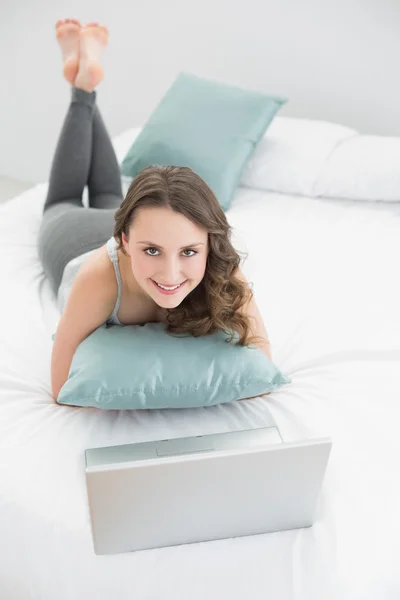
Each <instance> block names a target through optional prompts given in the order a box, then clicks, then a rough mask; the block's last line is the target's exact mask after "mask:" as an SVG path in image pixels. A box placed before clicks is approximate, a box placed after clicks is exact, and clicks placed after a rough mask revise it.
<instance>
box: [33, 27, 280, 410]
mask: <svg viewBox="0 0 400 600" xmlns="http://www.w3.org/2000/svg"><path fill="white" fill-rule="evenodd" d="M56 33H57V38H58V41H59V43H60V46H61V50H62V53H63V59H64V76H65V78H66V79H67V81H68V82H69V83H70V84H71V85H72V97H71V104H70V106H69V109H68V112H67V115H66V118H65V121H64V125H63V128H62V131H61V134H60V138H59V141H58V144H57V148H56V152H55V156H54V159H53V164H52V169H51V174H50V183H49V189H48V196H47V199H46V202H45V206H44V212H43V219H42V223H41V227H40V232H39V239H38V249H39V255H40V258H41V260H42V263H43V267H44V270H45V272H46V275H47V277H48V279H49V281H50V283H51V286H52V288H53V291H54V293H55V294H56V295H59V294H60V290H61V289H62V290H64V292H65V288H66V287H67V288H70V290H69V289H68V299H67V301H66V305H65V308H64V309H63V310H62V315H61V319H60V321H59V324H58V328H57V331H56V335H55V338H54V346H53V353H52V361H51V382H52V392H53V396H54V399H55V400H56V399H57V397H58V393H59V391H60V389H61V387H62V386H63V384H64V383H65V381H66V380H67V378H68V373H69V369H70V365H71V362H72V358H73V355H74V353H75V350H76V348H77V347H78V345H79V344H80V343H81V342H82V341H83V340H84V339H85V338H86V337H87V336H88V335H90V334H91V333H92V332H93V331H94V330H95V329H97V328H98V327H100V326H101V325H102V324H104V323H108V324H115V325H132V324H145V323H149V322H162V323H165V325H166V326H167V332H169V333H188V334H191V335H194V336H202V335H208V334H211V333H213V332H216V331H218V330H222V331H226V332H228V333H229V334H232V332H237V333H238V340H237V343H239V344H240V345H250V343H255V345H257V346H258V347H259V348H260V350H262V351H263V352H264V353H265V354H266V355H267V357H268V358H270V359H271V353H270V344H269V342H268V336H267V333H266V331H265V327H264V325H263V322H262V318H261V316H260V313H259V311H258V309H257V307H256V305H255V302H254V300H253V298H252V292H251V290H250V288H249V286H248V284H247V282H246V280H245V278H244V277H243V275H242V273H241V271H240V269H239V263H240V258H239V255H238V253H237V252H236V251H235V249H234V248H233V246H232V244H231V242H230V234H231V229H230V227H229V225H228V222H227V220H226V217H225V214H224V212H223V211H222V209H221V207H220V205H219V203H218V201H217V199H216V198H215V196H214V194H213V192H212V191H211V189H210V188H209V187H208V186H207V184H206V183H205V182H204V181H203V180H202V179H201V178H200V177H199V176H198V175H196V174H195V173H194V172H193V171H192V170H191V169H188V168H186V167H174V166H170V167H148V168H146V169H143V171H141V172H140V173H139V174H138V175H137V176H136V177H135V179H134V181H133V182H132V184H131V186H130V188H129V190H128V192H127V195H126V197H125V199H123V197H122V190H121V178H120V171H119V167H118V163H117V159H116V156H115V153H114V149H113V146H112V143H111V140H110V138H109V136H108V133H107V131H106V128H105V126H104V123H103V121H102V119H101V116H100V113H99V110H98V108H97V106H96V103H95V101H96V92H95V91H94V90H95V87H96V86H97V85H98V84H99V83H100V81H101V80H102V78H103V70H102V68H101V66H100V57H101V54H102V52H103V50H104V48H105V46H106V44H107V39H108V32H107V29H106V28H105V27H103V26H100V25H99V24H97V23H89V24H88V25H86V26H85V27H81V25H80V23H79V22H78V21H75V20H64V21H58V22H57V24H56ZM86 185H87V186H88V191H89V208H85V207H84V206H83V204H82V195H83V190H84V188H85V186H86ZM110 236H111V237H110ZM77 267H78V271H77ZM76 271H77V273H76ZM71 275H73V276H71ZM71 279H72V280H73V281H72V288H71V287H70V285H69V284H70V280H71ZM233 339H234V338H233V336H232V335H231V337H230V338H229V341H231V342H232V341H233Z"/></svg>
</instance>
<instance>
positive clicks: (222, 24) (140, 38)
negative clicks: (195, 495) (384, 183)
mask: <svg viewBox="0 0 400 600" xmlns="http://www.w3.org/2000/svg"><path fill="white" fill-rule="evenodd" d="M7 4H8V6H7V9H5V7H4V4H3V10H2V11H1V13H2V14H0V69H1V73H0V102H1V111H0V136H1V137H0V140H1V141H0V144H1V145H0V175H8V176H11V177H17V178H20V179H23V180H26V181H42V180H46V179H47V178H48V173H49V168H50V163H51V158H52V153H53V150H54V147H55V144H56V140H57V137H58V133H59V129H60V127H61V123H62V119H63V116H64V113H65V111H66V108H67V105H68V101H69V87H68V84H67V83H66V82H65V81H64V80H63V79H62V76H61V54H60V51H59V48H58V46H57V44H56V41H55V34H54V24H55V21H56V20H57V19H58V18H66V17H71V18H78V19H80V20H81V21H83V22H87V21H91V20H99V21H101V22H104V23H105V24H107V25H108V26H109V29H110V41H109V47H108V49H107V51H106V55H105V59H104V66H105V73H106V77H105V80H104V82H103V83H102V84H101V85H100V86H99V88H98V102H99V105H100V107H101V110H102V113H103V117H104V119H105V121H106V123H107V125H108V128H109V131H110V133H111V135H115V134H118V133H120V132H121V131H123V130H124V129H126V128H128V127H133V126H138V125H141V124H143V123H144V121H145V120H146V118H147V117H148V116H149V114H150V113H151V111H152V110H153V109H154V108H155V106H156V105H157V103H158V101H159V99H160V98H161V96H162V95H163V93H164V92H165V91H166V90H167V88H168V87H169V85H170V84H171V83H172V81H173V79H174V78H175V76H176V75H177V73H178V72H179V71H181V70H186V71H189V72H192V73H194V74H197V75H199V76H203V77H209V78H210V79H216V80H220V81H225V82H227V83H231V84H236V85H241V86H243V87H247V88H249V89H254V90H260V91H264V92H267V93H273V94H281V95H284V96H286V97H288V98H289V100H290V101H289V102H288V104H287V105H286V106H285V107H284V108H283V110H282V111H281V112H280V114H281V115H287V116H297V117H307V118H316V119H324V120H329V121H335V122H337V123H342V124H344V125H349V126H352V127H354V128H356V129H359V130H360V131H362V132H366V133H380V134H384V135H400V118H399V116H400V114H399V97H400V80H399V77H398V60H399V56H400V36H399V35H398V24H399V22H400V2H399V0H331V1H330V2H329V1H325V2H323V1H321V0H303V1H302V2H300V1H299V0H201V2H193V0H169V1H168V2H166V1H165V0H153V1H149V2H145V1H143V0H142V1H140V0H136V1H135V0H113V1H112V2H106V3H104V4H101V3H100V2H99V0H34V1H32V2H30V1H28V0H13V1H12V2H9V3H7Z"/></svg>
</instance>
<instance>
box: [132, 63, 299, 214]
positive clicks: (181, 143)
mask: <svg viewBox="0 0 400 600" xmlns="http://www.w3.org/2000/svg"><path fill="white" fill-rule="evenodd" d="M286 102H287V99H286V98H282V97H279V96H270V95H267V94H262V93H260V92H253V91H251V90H244V89H241V88H239V87H237V86H232V85H227V84H225V83H218V82H215V81H210V80H207V79H203V78H201V77H196V76H194V75H190V74H188V73H180V75H179V76H178V77H177V78H176V80H175V81H174V82H173V84H172V85H171V87H170V88H169V90H168V91H167V93H166V94H165V96H164V97H163V98H162V99H161V101H160V103H159V105H158V106H157V107H156V109H155V110H154V112H153V113H152V114H151V116H150V118H149V120H148V121H147V123H146V124H145V126H144V127H143V129H142V131H141V132H140V134H139V135H138V137H137V138H136V139H135V141H134V143H133V144H132V146H131V148H130V150H129V152H128V153H127V155H126V156H125V158H124V160H123V162H122V166H121V171H122V174H123V175H124V176H125V177H128V178H130V179H131V180H132V179H133V178H134V177H136V175H137V174H138V173H139V172H140V171H141V170H142V169H144V168H145V167H149V166H151V165H164V166H165V165H175V166H182V167H190V168H191V169H192V170H193V171H194V172H195V173H196V174H197V175H199V176H200V177H201V178H202V179H203V180H204V181H205V182H206V183H207V184H208V186H209V187H210V188H211V189H212V191H213V192H214V194H215V196H216V197H217V200H218V201H219V203H220V205H221V207H222V209H223V210H227V209H228V208H229V206H230V204H231V201H232V197H233V194H234V192H235V190H236V188H237V186H238V184H239V181H240V176H241V174H242V172H243V169H244V167H245V166H246V164H247V162H248V160H249V158H250V156H251V155H252V154H253V152H254V150H255V148H256V146H257V144H258V142H259V141H260V139H261V138H262V136H263V135H264V133H265V131H266V129H267V127H268V126H269V124H270V123H271V121H272V119H273V118H274V116H275V114H276V113H277V112H278V110H279V109H280V108H281V106H282V105H283V104H285V103H286Z"/></svg>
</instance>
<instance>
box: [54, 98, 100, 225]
mask: <svg viewBox="0 0 400 600" xmlns="http://www.w3.org/2000/svg"><path fill="white" fill-rule="evenodd" d="M95 100H96V92H91V93H89V92H86V91H85V90H81V89H78V88H75V87H73V88H72V90H71V104H70V106H69V109H68V112H67V115H66V117H65V120H64V124H63V127H62V129H61V133H60V137H59V139H58V143H57V147H56V151H55V154H54V158H53V163H52V166H51V171H50V181H49V189H48V193H47V198H46V202H45V205H44V209H43V212H44V213H46V211H48V210H49V208H51V207H53V206H55V205H56V204H59V203H66V204H67V205H68V206H78V207H80V208H83V204H82V194H83V190H84V188H85V186H86V184H87V181H88V177H89V171H90V162H91V157H92V137H93V136H92V134H93V111H94V106H95Z"/></svg>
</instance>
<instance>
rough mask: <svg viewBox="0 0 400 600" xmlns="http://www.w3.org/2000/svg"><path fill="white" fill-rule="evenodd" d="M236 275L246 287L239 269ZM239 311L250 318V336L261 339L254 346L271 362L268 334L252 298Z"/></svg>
mask: <svg viewBox="0 0 400 600" xmlns="http://www.w3.org/2000/svg"><path fill="white" fill-rule="evenodd" d="M237 275H238V277H239V279H241V280H242V281H243V282H244V283H245V284H246V285H248V282H247V280H246V278H245V276H244V275H243V273H242V271H241V270H240V269H238V272H237ZM241 310H242V312H243V313H245V314H246V315H247V316H248V317H250V330H251V335H254V336H256V337H259V338H262V341H260V342H259V343H257V344H255V345H256V346H257V348H259V349H260V350H261V351H262V352H263V353H264V354H265V355H266V356H267V358H269V359H270V360H272V355H271V344H270V342H269V339H268V333H267V330H266V329H265V325H264V322H263V319H262V316H261V313H260V311H259V309H258V306H257V304H256V301H255V300H254V297H253V298H251V300H250V302H247V304H245V305H244V306H243V307H242V309H241Z"/></svg>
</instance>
